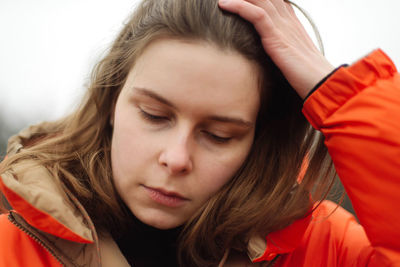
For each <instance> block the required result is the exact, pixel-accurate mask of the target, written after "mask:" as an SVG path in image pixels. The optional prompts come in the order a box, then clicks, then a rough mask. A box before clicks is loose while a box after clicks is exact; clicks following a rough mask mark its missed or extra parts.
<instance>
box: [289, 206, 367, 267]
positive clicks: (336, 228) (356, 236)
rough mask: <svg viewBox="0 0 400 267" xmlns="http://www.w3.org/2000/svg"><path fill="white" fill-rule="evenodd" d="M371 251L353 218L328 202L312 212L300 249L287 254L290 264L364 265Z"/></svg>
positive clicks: (363, 233)
mask: <svg viewBox="0 0 400 267" xmlns="http://www.w3.org/2000/svg"><path fill="white" fill-rule="evenodd" d="M372 253H373V249H372V247H371V244H370V242H369V240H368V238H367V235H366V233H365V231H364V229H363V227H362V226H361V225H360V224H359V223H358V222H357V220H356V218H355V217H354V216H353V215H352V214H351V213H349V212H348V211H346V210H345V209H343V208H342V207H340V206H339V205H338V204H336V203H333V202H331V201H327V200H326V201H323V202H321V204H320V205H319V206H318V207H317V208H316V209H315V210H314V212H313V215H312V220H311V223H310V225H309V227H308V228H307V230H306V232H305V234H304V237H303V239H302V241H301V244H300V246H299V247H298V248H297V249H296V250H295V251H293V253H291V254H290V255H288V259H287V260H288V261H289V262H303V263H304V265H303V266H327V267H332V266H367V263H368V260H369V258H370V257H371V256H372Z"/></svg>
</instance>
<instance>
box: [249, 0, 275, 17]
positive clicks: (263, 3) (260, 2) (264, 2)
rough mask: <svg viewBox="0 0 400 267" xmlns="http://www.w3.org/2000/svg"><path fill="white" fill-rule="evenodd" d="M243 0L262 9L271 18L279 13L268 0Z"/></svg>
mask: <svg viewBox="0 0 400 267" xmlns="http://www.w3.org/2000/svg"><path fill="white" fill-rule="evenodd" d="M245 1H246V2H249V3H252V4H253V5H255V6H258V7H261V8H262V9H264V10H265V11H266V12H267V13H268V15H269V16H270V17H271V19H272V20H274V19H276V18H277V17H278V15H280V14H279V12H278V10H277V9H276V8H275V6H274V5H273V4H272V2H271V1H270V0H245Z"/></svg>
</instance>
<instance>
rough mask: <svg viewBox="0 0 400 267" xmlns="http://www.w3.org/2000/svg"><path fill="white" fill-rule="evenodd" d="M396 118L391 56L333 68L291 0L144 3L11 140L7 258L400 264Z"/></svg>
mask: <svg viewBox="0 0 400 267" xmlns="http://www.w3.org/2000/svg"><path fill="white" fill-rule="evenodd" d="M301 111H303V114H304V115H303V114H302V112H301ZM304 116H305V117H304ZM305 118H307V120H308V121H307V120H306V119H305ZM399 121H400V75H399V74H398V73H397V71H396V68H395V66H394V65H393V63H392V62H391V61H390V59H389V58H388V57H387V56H386V55H385V54H384V53H383V52H382V51H380V50H377V51H374V52H373V53H371V54H370V55H368V56H367V57H365V58H364V59H361V60H360V61H359V62H357V63H355V64H353V65H351V66H349V67H340V68H337V69H336V70H335V69H334V67H332V66H331V65H330V64H329V62H327V60H326V59H325V58H324V57H323V56H322V55H321V54H320V52H319V51H318V50H317V49H316V48H315V47H314V45H313V44H312V42H311V41H310V39H309V37H308V36H307V34H306V33H305V31H304V29H303V28H302V26H301V24H300V23H299V22H298V20H297V19H296V16H295V15H294V12H293V10H292V8H291V6H290V5H289V4H288V3H286V2H284V1H281V0H280V1H278V0H271V1H264V0H248V1H243V0H229V1H226V0H225V1H223V0H221V1H220V2H219V3H217V1H216V0H202V1H196V0H161V1H160V0H146V1H143V2H142V3H141V4H140V5H139V6H138V8H137V10H136V11H135V12H134V14H133V15H132V17H131V19H130V20H129V21H128V22H127V23H126V25H125V27H124V29H123V30H122V32H121V33H120V35H119V36H118V38H117V39H116V41H115V42H114V44H113V46H112V47H111V49H110V51H109V53H108V54H107V55H106V57H105V58H104V59H103V60H102V61H101V62H100V63H99V64H98V66H97V67H96V69H95V70H94V72H93V77H92V82H91V85H90V87H89V90H88V93H87V95H86V97H85V99H84V101H83V102H82V105H81V107H80V108H79V109H78V110H76V111H74V112H73V113H71V114H70V115H69V116H67V117H66V118H63V119H60V120H58V121H56V122H46V123H42V124H40V125H36V126H32V127H30V128H28V129H27V130H24V131H22V132H21V133H20V134H19V135H17V136H15V137H12V138H11V139H10V142H9V148H8V156H7V158H6V159H5V160H4V161H3V162H2V163H1V166H0V171H1V172H0V173H2V174H1V179H0V188H1V191H2V194H3V195H4V197H3V198H4V204H3V206H4V209H5V210H7V211H5V212H4V214H3V215H1V216H0V244H1V245H0V266H60V265H64V266H129V265H131V266H177V265H180V266H272V265H274V266H399V265H400V241H399V240H400V231H399V230H398V229H400V215H399V213H398V207H397V205H398V203H400V186H399V184H400V173H399V170H400V160H399V159H400V139H399V138H398V132H399V130H400V124H399V123H398V122H399ZM310 124H311V125H312V126H313V127H314V128H312V127H311V125H310ZM317 130H319V131H321V132H322V133H323V135H321V134H320V133H319V132H317ZM327 151H329V155H330V157H331V158H332V159H333V162H334V164H335V168H336V171H337V172H338V174H339V177H340V178H341V180H342V182H343V184H344V186H345V188H346V190H347V192H348V194H349V196H350V198H351V200H352V202H353V206H354V208H355V210H356V212H357V215H358V217H359V220H360V223H361V224H358V223H357V222H356V220H355V219H354V217H352V216H351V215H350V214H349V213H347V212H346V211H344V210H343V209H342V208H340V207H337V205H336V204H333V203H331V202H328V201H320V200H321V199H323V198H324V196H325V193H326V192H327V190H329V187H330V185H331V183H332V179H333V175H334V173H332V164H331V161H330V157H329V156H328V154H327V153H328V152H327Z"/></svg>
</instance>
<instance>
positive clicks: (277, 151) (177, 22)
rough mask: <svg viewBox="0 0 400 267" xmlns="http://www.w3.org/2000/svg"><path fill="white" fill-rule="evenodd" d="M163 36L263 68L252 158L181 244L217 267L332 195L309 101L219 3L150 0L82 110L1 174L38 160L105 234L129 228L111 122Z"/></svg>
mask: <svg viewBox="0 0 400 267" xmlns="http://www.w3.org/2000/svg"><path fill="white" fill-rule="evenodd" d="M162 37H168V38H179V39H189V40H201V41H206V42H210V43H212V44H213V45H216V46H218V47H220V48H221V49H230V50H233V51H237V52H239V53H240V54H241V55H243V56H244V57H246V58H247V59H249V60H251V61H254V62H256V63H257V64H258V66H259V67H260V70H261V82H260V86H261V88H260V89H261V107H260V111H259V114H258V119H257V125H256V135H255V139H254V143H253V146H252V149H251V151H250V153H249V156H248V158H247V159H246V161H245V162H244V164H243V166H242V167H241V168H240V170H239V171H238V172H237V174H236V175H235V176H234V177H233V178H232V179H231V180H230V181H229V182H228V183H227V184H226V185H225V186H224V187H223V188H222V189H221V190H220V192H219V193H217V194H216V195H215V196H213V197H212V198H211V199H210V200H209V201H208V202H207V203H205V205H204V206H203V207H202V209H200V210H199V211H198V212H197V213H196V214H194V215H193V217H192V218H191V219H190V220H189V221H188V222H187V223H186V224H185V227H184V229H183V231H182V234H181V237H180V243H179V257H180V262H181V264H182V265H197V266H209V265H213V264H216V263H217V262H218V261H219V260H221V258H222V257H223V255H224V252H225V251H226V250H227V249H228V248H232V249H235V250H238V251H241V252H245V251H246V247H247V242H248V240H249V239H250V237H252V236H253V235H266V234H268V233H270V232H271V231H275V230H278V229H281V228H283V227H285V226H287V225H289V224H290V223H292V222H293V221H294V220H296V219H298V218H301V217H303V216H304V215H305V213H306V212H307V211H308V210H309V208H310V205H311V203H310V202H311V201H310V194H311V196H312V198H313V199H314V200H318V199H321V198H324V197H325V195H324V194H325V193H326V192H327V191H328V190H329V187H330V185H331V179H328V178H329V177H331V176H330V170H331V163H330V159H329V156H328V154H327V151H326V148H325V146H324V145H323V137H322V136H321V135H320V134H319V133H317V132H316V131H315V130H314V129H312V127H311V126H310V124H309V123H308V122H307V121H306V119H305V118H304V116H303V115H302V113H301V108H302V104H303V101H302V99H301V98H300V97H299V96H298V95H297V94H296V93H295V91H294V90H293V88H291V86H290V85H289V84H288V82H287V81H286V79H285V78H284V77H283V75H282V74H281V72H280V71H279V69H278V68H277V67H276V66H275V65H274V64H273V62H272V61H271V60H270V58H269V57H268V56H267V55H266V54H265V52H264V50H263V47H262V44H261V41H260V38H259V36H258V34H257V32H256V31H255V30H254V28H253V26H252V25H251V24H250V23H248V22H247V21H244V20H243V19H241V18H240V17H238V16H236V15H233V14H230V13H226V12H224V11H222V10H220V9H219V8H218V5H217V1H216V0H202V1H198V0H144V1H143V2H142V3H141V4H140V5H139V6H138V7H137V9H136V10H135V12H134V13H133V15H132V16H131V17H130V19H129V21H127V22H126V24H125V26H124V28H123V30H122V31H121V33H120V34H119V36H118V37H117V39H116V40H115V42H114V44H113V45H112V47H111V49H110V50H109V51H108V54H107V55H106V56H105V57H104V59H102V60H101V61H100V62H99V64H98V65H97V66H96V68H95V69H94V71H93V75H92V81H91V84H90V86H89V89H88V92H87V94H86V97H85V99H84V101H83V102H82V104H81V106H80V107H79V108H78V109H77V110H76V111H75V112H73V113H72V114H71V115H69V116H67V117H66V118H63V119H60V120H58V121H56V122H53V123H49V124H48V127H47V129H48V130H47V131H46V132H43V133H37V136H39V138H40V140H38V141H37V142H35V144H34V145H31V146H30V147H29V148H26V149H24V150H23V151H21V152H20V153H18V154H16V155H13V156H10V157H9V158H8V159H6V160H5V161H4V162H3V163H2V165H1V168H0V170H1V172H4V171H5V170H7V168H9V167H10V166H11V164H12V163H14V162H16V161H19V160H22V159H24V158H34V159H36V160H37V161H38V162H40V164H43V165H44V166H46V167H47V168H48V169H49V170H50V171H51V172H52V174H53V175H54V178H55V179H56V181H59V182H60V183H61V184H62V185H63V186H65V187H66V188H68V190H69V191H71V192H72V193H73V194H74V195H75V196H76V197H77V198H78V199H79V201H81V203H82V204H83V206H84V207H85V208H86V209H87V212H88V213H89V215H90V216H91V218H92V220H93V221H94V223H95V225H96V228H97V229H98V231H99V232H101V231H102V230H104V229H117V228H118V227H122V226H123V225H124V222H126V221H125V218H126V216H125V214H126V210H125V207H124V204H123V203H122V201H121V199H120V198H119V196H118V195H117V193H116V190H115V188H114V185H113V181H112V171H111V164H110V162H111V160H110V146H111V136H112V127H111V126H110V119H111V116H112V113H113V109H114V106H115V102H116V99H117V97H118V95H119V93H120V90H121V88H122V86H123V85H124V83H125V81H126V78H127V75H128V72H129V71H130V69H131V68H132V66H133V65H134V63H135V60H136V59H137V57H138V56H140V54H141V53H142V51H143V50H144V49H145V47H146V46H147V45H148V44H149V43H150V42H151V41H152V40H155V39H158V38H162ZM255 75H256V74H255ZM305 159H306V161H305ZM305 162H306V163H305ZM304 166H306V167H308V168H307V171H306V172H305V175H304V176H303V178H302V182H301V183H298V177H299V175H300V172H301V169H302V167H304ZM111 214H112V215H111ZM104 215H107V216H104Z"/></svg>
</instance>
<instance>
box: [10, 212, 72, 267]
mask: <svg viewBox="0 0 400 267" xmlns="http://www.w3.org/2000/svg"><path fill="white" fill-rule="evenodd" d="M8 220H9V221H10V222H11V223H12V224H14V225H15V226H16V227H17V228H18V229H20V230H21V231H22V232H24V233H25V234H27V235H28V236H29V237H30V238H32V239H33V240H34V241H35V242H36V243H38V244H39V245H40V246H42V247H43V248H44V249H45V250H46V251H47V252H49V253H50V255H52V256H53V257H54V258H55V259H56V260H57V262H58V263H60V264H61V265H62V266H66V265H65V264H64V263H63V262H62V260H61V259H60V257H58V256H57V255H56V254H55V253H54V251H53V250H52V249H51V248H50V247H49V246H47V245H46V244H45V243H44V242H43V241H42V240H40V238H39V237H37V236H36V235H35V234H34V233H32V232H30V231H29V230H28V229H27V228H26V227H24V226H23V225H22V224H20V223H19V222H17V221H16V219H15V218H14V216H13V215H12V212H11V211H10V213H9V214H8Z"/></svg>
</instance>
